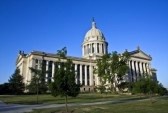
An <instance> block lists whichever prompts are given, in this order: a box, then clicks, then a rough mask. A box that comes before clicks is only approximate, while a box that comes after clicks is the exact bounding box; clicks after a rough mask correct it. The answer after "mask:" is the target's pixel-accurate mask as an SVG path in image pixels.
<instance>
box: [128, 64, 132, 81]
mask: <svg viewBox="0 0 168 113" xmlns="http://www.w3.org/2000/svg"><path fill="white" fill-rule="evenodd" d="M128 66H129V73H128V79H129V82H131V81H132V77H131V75H132V73H131V61H128Z"/></svg>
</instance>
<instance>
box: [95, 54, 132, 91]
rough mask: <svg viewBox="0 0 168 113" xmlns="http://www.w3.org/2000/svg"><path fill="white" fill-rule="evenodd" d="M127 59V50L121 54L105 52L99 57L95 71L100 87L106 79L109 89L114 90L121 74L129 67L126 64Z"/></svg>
mask: <svg viewBox="0 0 168 113" xmlns="http://www.w3.org/2000/svg"><path fill="white" fill-rule="evenodd" d="M128 60H129V53H128V52H127V51H125V52H124V53H123V54H118V53H117V52H116V51H114V52H112V53H111V54H105V55H103V56H102V57H101V59H98V60H97V69H96V71H95V72H96V73H97V74H98V77H100V78H101V79H100V83H101V87H102V86H103V85H105V84H106V83H107V81H108V82H109V83H110V84H111V90H112V91H115V87H117V86H118V85H119V84H120V83H121V81H122V80H123V76H124V75H125V74H126V73H127V71H128V69H129V67H128V64H127V62H128ZM120 86H123V85H120ZM118 88H120V87H118ZM121 88H123V87H121Z"/></svg>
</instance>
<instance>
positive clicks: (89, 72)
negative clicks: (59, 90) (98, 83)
mask: <svg viewBox="0 0 168 113" xmlns="http://www.w3.org/2000/svg"><path fill="white" fill-rule="evenodd" d="M41 61H42V60H38V61H37V59H36V61H35V65H34V66H35V67H34V68H38V69H39V68H40V62H41ZM73 65H74V69H75V82H76V83H80V84H82V85H84V86H93V85H95V78H94V75H93V68H94V66H92V64H91V63H90V64H73ZM45 67H46V68H45V69H46V71H48V70H49V69H50V70H51V72H49V73H46V79H45V81H46V82H48V80H50V81H51V82H53V81H54V79H53V78H54V73H55V68H59V66H58V65H57V64H56V62H53V61H47V60H46V61H45Z"/></svg>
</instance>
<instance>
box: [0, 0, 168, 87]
mask: <svg viewBox="0 0 168 113" xmlns="http://www.w3.org/2000/svg"><path fill="white" fill-rule="evenodd" d="M92 17H94V18H95V21H96V23H97V27H98V28H99V29H100V30H101V31H102V32H103V33H104V35H105V37H106V40H107V41H108V43H109V52H111V51H115V50H116V51H118V52H123V51H124V50H125V49H128V51H132V50H135V49H136V48H137V46H140V48H141V49H142V50H143V51H144V52H146V53H147V54H150V55H151V56H152V57H153V61H152V67H154V68H156V69H157V70H158V72H157V75H158V80H159V81H160V82H161V83H163V85H164V86H165V87H168V67H167V64H168V53H167V52H168V47H167V45H168V1H167V0H0V40H1V41H0V58H1V62H0V63H1V65H0V83H4V82H7V81H8V79H9V77H10V76H11V74H12V73H13V72H14V70H15V62H16V58H17V55H18V52H19V50H23V51H25V53H29V52H31V51H33V50H40V51H45V52H51V53H56V51H57V50H58V49H61V48H62V47H64V46H66V47H67V48H68V55H71V56H79V57H80V56H81V54H82V53H81V52H82V51H81V44H82V42H83V39H84V36H85V33H86V32H87V31H88V30H89V29H90V28H91V20H92Z"/></svg>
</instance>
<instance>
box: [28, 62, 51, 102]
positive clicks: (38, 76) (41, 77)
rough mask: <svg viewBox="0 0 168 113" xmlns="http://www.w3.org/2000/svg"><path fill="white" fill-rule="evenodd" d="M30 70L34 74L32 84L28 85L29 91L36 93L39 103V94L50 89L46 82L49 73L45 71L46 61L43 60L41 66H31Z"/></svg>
mask: <svg viewBox="0 0 168 113" xmlns="http://www.w3.org/2000/svg"><path fill="white" fill-rule="evenodd" d="M30 70H31V72H32V73H34V74H33V76H32V79H31V81H30V84H29V85H28V86H27V89H28V91H29V93H36V95H37V103H38V94H39V93H40V94H44V93H46V91H47V90H48V87H47V83H46V82H45V79H46V77H45V75H46V73H48V72H47V71H45V63H44V60H42V62H41V65H40V68H37V69H36V68H33V67H30Z"/></svg>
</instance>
